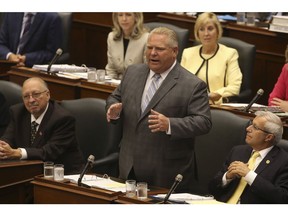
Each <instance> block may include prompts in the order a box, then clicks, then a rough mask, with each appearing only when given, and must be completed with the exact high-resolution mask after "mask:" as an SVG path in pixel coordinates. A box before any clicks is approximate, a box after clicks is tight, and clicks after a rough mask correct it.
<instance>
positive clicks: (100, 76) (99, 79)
mask: <svg viewBox="0 0 288 216" xmlns="http://www.w3.org/2000/svg"><path fill="white" fill-rule="evenodd" d="M105 73H106V71H105V70H104V69H100V70H97V82H98V83H105Z"/></svg>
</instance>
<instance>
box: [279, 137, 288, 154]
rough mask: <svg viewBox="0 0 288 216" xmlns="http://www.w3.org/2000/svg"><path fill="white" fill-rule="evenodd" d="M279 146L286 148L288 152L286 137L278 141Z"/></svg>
mask: <svg viewBox="0 0 288 216" xmlns="http://www.w3.org/2000/svg"><path fill="white" fill-rule="evenodd" d="M277 146H279V147H280V148H282V149H284V150H285V151H286V152H288V140H286V139H281V140H280V141H279V143H277Z"/></svg>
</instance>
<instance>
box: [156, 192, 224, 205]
mask: <svg viewBox="0 0 288 216" xmlns="http://www.w3.org/2000/svg"><path fill="white" fill-rule="evenodd" d="M165 196H166V194H158V195H155V196H154V197H156V198H158V199H159V198H160V199H164V198H165ZM169 200H170V201H172V202H173V201H174V202H186V203H189V204H215V203H221V202H218V201H217V200H215V199H214V197H213V196H200V195H195V194H189V193H175V194H171V196H170V198H169Z"/></svg>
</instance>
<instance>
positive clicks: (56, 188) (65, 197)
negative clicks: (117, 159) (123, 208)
mask: <svg viewBox="0 0 288 216" xmlns="http://www.w3.org/2000/svg"><path fill="white" fill-rule="evenodd" d="M115 180H116V179H115ZM32 184H33V185H34V203H35V204H93V203H94V204H111V203H119V204H152V203H156V202H158V201H154V200H152V199H150V198H148V199H147V200H138V199H137V198H128V197H126V196H125V194H124V193H122V192H114V191H109V190H105V189H101V188H85V187H79V186H78V185H77V184H75V183H70V182H57V181H54V180H52V179H45V178H44V177H43V176H42V175H41V176H36V177H35V179H34V181H32ZM149 188H150V191H149V192H148V193H149V195H152V194H158V193H167V192H168V189H164V188H159V187H149Z"/></svg>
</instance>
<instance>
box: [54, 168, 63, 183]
mask: <svg viewBox="0 0 288 216" xmlns="http://www.w3.org/2000/svg"><path fill="white" fill-rule="evenodd" d="M54 180H55V181H63V180H64V165H63V164H55V166H54Z"/></svg>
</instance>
